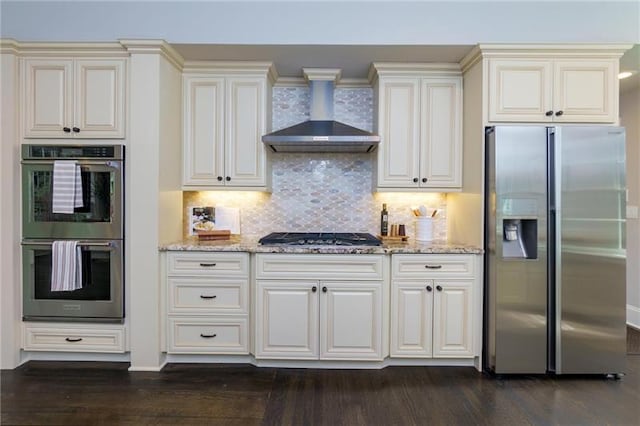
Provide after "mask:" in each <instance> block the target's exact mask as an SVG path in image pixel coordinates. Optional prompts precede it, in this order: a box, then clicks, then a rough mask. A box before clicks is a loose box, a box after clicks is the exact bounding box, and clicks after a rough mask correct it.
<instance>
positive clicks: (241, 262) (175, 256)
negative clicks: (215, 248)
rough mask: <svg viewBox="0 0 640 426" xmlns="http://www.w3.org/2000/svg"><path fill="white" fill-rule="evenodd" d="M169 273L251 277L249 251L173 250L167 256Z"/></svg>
mask: <svg viewBox="0 0 640 426" xmlns="http://www.w3.org/2000/svg"><path fill="white" fill-rule="evenodd" d="M167 268H168V272H169V275H207V276H236V277H249V254H248V253H209V252H188V253H183V252H181V253H176V252H171V253H169V254H168V256H167Z"/></svg>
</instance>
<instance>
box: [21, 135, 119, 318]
mask: <svg viewBox="0 0 640 426" xmlns="http://www.w3.org/2000/svg"><path fill="white" fill-rule="evenodd" d="M56 160H76V161H77V164H78V166H79V167H80V170H81V173H80V174H81V182H82V194H83V197H82V198H83V207H77V208H75V209H74V212H73V213H71V214H59V213H53V212H52V193H53V190H52V189H53V187H52V185H53V166H54V162H55V161H56ZM22 206H23V218H22V235H23V240H22V263H23V268H22V270H23V274H22V281H23V292H22V293H23V318H24V319H25V320H29V321H33V320H45V321H92V322H122V320H123V318H124V274H123V271H124V269H123V266H124V255H123V250H124V249H123V246H124V221H123V218H124V214H123V212H124V210H123V209H124V147H123V146H121V145H82V146H78V145H23V146H22ZM55 240H75V241H78V242H79V244H78V245H79V246H80V252H81V261H80V264H81V268H82V287H81V288H80V289H78V290H74V291H52V290H51V269H52V250H51V247H52V243H53V241H55Z"/></svg>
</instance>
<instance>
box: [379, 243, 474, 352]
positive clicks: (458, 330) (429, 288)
mask: <svg viewBox="0 0 640 426" xmlns="http://www.w3.org/2000/svg"><path fill="white" fill-rule="evenodd" d="M477 265H478V259H477V258H476V257H475V256H473V255H393V256H392V271H393V272H392V283H391V350H390V354H391V356H392V357H404V358H431V357H433V358H471V357H474V356H477V355H479V354H478V350H479V349H478V348H479V345H478V344H477V340H478V338H479V333H481V322H480V321H479V320H478V321H474V319H476V320H477V316H478V313H479V310H480V309H479V306H477V305H478V303H479V302H477V299H478V298H477V297H476V295H475V294H476V293H477V290H474V288H477V287H478V286H479V279H478V277H477V272H476V269H477ZM474 323H475V324H474Z"/></svg>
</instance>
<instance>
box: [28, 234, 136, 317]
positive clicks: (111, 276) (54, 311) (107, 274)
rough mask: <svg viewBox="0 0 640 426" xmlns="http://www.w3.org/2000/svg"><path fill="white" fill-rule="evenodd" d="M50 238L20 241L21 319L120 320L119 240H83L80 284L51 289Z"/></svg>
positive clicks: (120, 277)
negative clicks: (21, 268)
mask: <svg viewBox="0 0 640 426" xmlns="http://www.w3.org/2000/svg"><path fill="white" fill-rule="evenodd" d="M52 243H53V241H51V240H37V241H34V240H30V241H24V242H23V243H22V263H23V280H22V282H23V311H22V314H23V319H24V320H25V321H33V320H43V321H90V322H122V319H123V318H124V303H123V302H124V276H123V257H122V256H123V248H122V241H121V240H83V241H80V242H79V244H78V245H79V247H80V251H81V253H82V257H81V258H82V262H81V267H82V288H80V289H78V290H73V291H52V289H51V269H52V267H51V260H52V257H51V246H52Z"/></svg>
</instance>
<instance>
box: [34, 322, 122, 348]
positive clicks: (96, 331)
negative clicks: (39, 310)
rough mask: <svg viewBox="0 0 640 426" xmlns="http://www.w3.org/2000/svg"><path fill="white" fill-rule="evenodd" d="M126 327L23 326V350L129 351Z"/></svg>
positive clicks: (90, 325)
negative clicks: (127, 349)
mask: <svg viewBox="0 0 640 426" xmlns="http://www.w3.org/2000/svg"><path fill="white" fill-rule="evenodd" d="M125 336H126V335H125V327H124V326H123V325H111V324H81V323H44V322H37V323H36V322H34V323H29V322H25V323H23V333H22V349H24V350H25V351H48V352H100V353H124V352H125V351H126V341H125Z"/></svg>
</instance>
